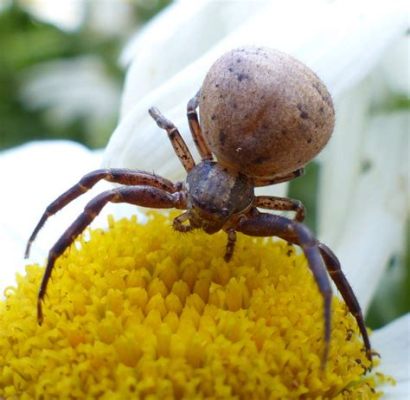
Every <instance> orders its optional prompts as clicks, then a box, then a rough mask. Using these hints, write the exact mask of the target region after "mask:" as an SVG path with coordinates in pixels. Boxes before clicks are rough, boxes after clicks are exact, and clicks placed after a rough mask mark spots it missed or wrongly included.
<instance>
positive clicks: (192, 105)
mask: <svg viewBox="0 0 410 400" xmlns="http://www.w3.org/2000/svg"><path fill="white" fill-rule="evenodd" d="M200 93H201V92H200V91H199V92H198V93H197V94H196V95H195V96H194V97H193V98H192V99H191V100H189V102H188V105H187V117H188V123H189V129H190V130H191V133H192V138H193V139H194V143H195V146H196V148H197V149H198V152H199V155H200V156H201V159H202V160H212V153H211V150H210V149H209V147H208V145H207V144H206V141H205V138H204V137H203V135H202V131H201V126H200V125H199V121H198V114H197V112H196V109H197V108H198V104H199V95H200Z"/></svg>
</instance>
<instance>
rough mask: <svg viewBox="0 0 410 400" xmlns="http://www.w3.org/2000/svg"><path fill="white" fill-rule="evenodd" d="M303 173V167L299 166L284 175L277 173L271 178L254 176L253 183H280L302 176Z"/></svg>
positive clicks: (260, 184) (261, 184) (256, 185)
mask: <svg viewBox="0 0 410 400" xmlns="http://www.w3.org/2000/svg"><path fill="white" fill-rule="evenodd" d="M304 173H305V169H304V168H299V169H297V170H296V171H292V172H290V173H288V174H285V175H278V176H275V177H273V178H254V179H253V185H254V186H255V187H260V186H270V185H275V184H277V183H282V182H288V181H291V180H292V179H295V178H298V177H299V176H302V175H303V174H304Z"/></svg>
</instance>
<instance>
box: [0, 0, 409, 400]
mask: <svg viewBox="0 0 410 400" xmlns="http://www.w3.org/2000/svg"><path fill="white" fill-rule="evenodd" d="M258 3H259V4H260V5H261V6H260V7H262V6H263V7H264V8H259V7H254V3H253V2H235V3H234V2H223V3H222V2H206V1H198V2H182V1H181V2H179V3H175V4H174V5H173V6H172V7H171V8H169V9H168V10H167V11H165V12H164V13H163V14H162V15H160V16H159V17H158V18H157V19H156V20H155V21H153V23H152V24H151V25H149V26H147V27H146V29H145V30H144V31H143V33H142V34H141V35H139V36H138V37H137V38H136V40H135V43H134V44H131V45H130V47H129V49H128V52H126V53H125V58H127V57H128V62H130V60H131V59H133V61H132V63H131V65H130V68H129V72H128V76H127V82H126V85H125V91H124V96H123V107H122V118H121V121H120V124H119V126H118V128H117V130H116V132H115V134H114V135H113V137H112V139H111V141H110V144H109V146H108V149H107V151H106V153H105V156H104V163H105V164H106V165H111V166H128V167H138V168H139V169H147V170H152V169H154V170H155V171H156V172H157V173H159V174H162V175H164V176H166V177H168V178H171V179H174V178H180V175H179V174H180V173H179V172H177V171H178V169H177V165H178V164H177V161H176V158H175V157H174V156H173V155H172V152H171V150H170V146H169V144H168V143H167V142H166V138H165V137H164V135H162V134H160V133H159V132H158V130H157V128H156V127H155V125H154V124H153V123H152V121H150V120H149V118H148V116H147V114H146V110H147V109H148V108H149V107H150V106H152V105H156V106H159V108H161V110H162V111H163V112H164V114H165V115H166V116H167V117H169V118H170V119H172V120H173V121H174V122H176V124H177V125H178V126H179V127H180V128H182V129H181V131H183V132H187V131H188V129H187V127H186V122H185V118H184V112H183V111H184V104H185V103H186V102H187V100H188V99H189V98H190V97H191V96H192V95H193V94H194V93H195V92H196V91H197V89H198V87H199V86H200V84H201V80H202V78H203V76H204V74H205V72H206V70H207V68H208V66H209V65H210V63H211V62H212V61H213V60H214V59H215V58H216V56H217V55H218V54H220V53H221V52H223V51H224V50H225V49H227V48H230V47H233V46H236V45H239V44H244V43H245V44H247V43H250V42H259V43H261V44H263V45H268V46H271V47H277V48H280V49H282V50H285V51H287V52H290V53H292V54H294V55H296V56H297V57H298V58H300V59H302V60H303V61H304V62H306V63H307V64H308V65H309V66H311V67H312V68H313V69H314V70H316V71H317V72H318V74H319V75H320V76H321V77H322V78H323V79H324V80H325V82H326V83H327V84H328V86H329V88H330V90H331V92H332V94H333V96H334V99H335V103H336V108H337V115H338V122H337V123H338V125H337V127H336V131H335V134H334V136H333V139H332V141H331V143H330V145H329V148H328V150H325V152H324V153H323V156H322V157H321V158H320V163H321V166H322V168H321V172H322V174H321V181H322V182H321V183H322V185H321V189H320V207H319V236H320V238H321V239H322V240H323V241H324V242H326V243H328V244H330V245H331V246H332V247H333V249H334V250H335V251H336V253H337V254H338V255H339V257H340V258H341V260H342V265H343V268H344V270H345V273H346V274H347V276H348V277H349V280H350V282H351V283H352V286H353V287H354V289H355V292H356V293H357V295H358V297H359V300H360V302H361V304H362V307H363V308H364V309H367V307H368V304H369V302H370V299H371V298H372V297H373V295H374V292H375V288H376V286H377V284H378V282H379V281H380V278H381V275H382V273H383V271H384V269H385V266H386V263H387V260H388V259H389V258H390V257H391V256H392V255H394V254H397V253H400V252H401V251H402V249H403V244H402V243H403V237H404V234H403V227H404V224H405V221H406V216H407V215H408V208H407V207H408V204H409V203H408V201H407V202H406V193H408V181H406V175H405V172H406V171H405V167H403V165H404V166H405V165H406V160H407V154H406V147H405V143H406V140H407V136H406V135H407V132H406V126H407V125H408V124H407V125H406V118H408V117H407V116H406V115H405V114H404V113H403V112H402V111H401V110H400V109H399V108H398V107H391V104H395V99H396V98H397V96H403V93H404V95H406V94H408V88H405V87H404V85H403V84H402V82H401V81H400V80H397V78H396V77H397V76H399V73H397V72H395V73H393V71H395V70H397V67H398V66H399V67H400V65H403V57H404V56H405V53H404V52H403V51H402V52H398V51H397V49H394V48H393V47H392V46H393V45H394V44H395V43H396V44H395V45H396V46H400V47H403V46H404V47H405V48H406V46H408V39H402V40H401V43H399V37H400V35H402V34H403V33H404V31H405V29H406V21H405V17H406V9H405V8H404V7H405V6H404V2H400V1H397V2H394V3H393V4H391V3H389V2H387V1H381V2H377V3H374V2H367V1H360V2H357V1H356V2H349V1H347V2H346V1H344V2H340V1H331V2H327V1H316V2H312V3H307V2H297V1H294V2H290V3H289V6H288V5H286V4H282V3H283V2H281V6H280V7H279V6H278V3H277V2H258ZM295 10H298V12H297V13H295ZM295 14H296V15H295ZM210 21H211V22H212V25H211V23H210ZM211 28H212V29H211ZM208 32H211V33H212V35H209V34H206V33H208ZM186 38H190V40H191V43H192V44H190V43H189V42H187V40H186ZM182 41H183V42H184V43H186V45H184V46H181V43H182ZM182 47H183V48H182ZM164 49H167V51H164ZM134 54H136V55H138V54H143V55H144V57H139V58H138V57H134ZM176 55H177V56H176ZM382 57H383V58H384V59H385V61H383V62H381V58H382ZM397 58H398V59H399V61H398V62H393V60H397ZM137 72H138V73H137ZM375 82H376V83H377V84H375ZM181 111H182V112H181ZM386 132H389V136H387V135H386V134H385V133H386ZM191 145H192V143H191ZM190 147H192V146H190ZM44 149H45V148H43V147H41V146H40V147H39V148H37V149H32V148H27V152H26V153H24V156H23V154H22V153H21V152H22V151H24V150H17V153H20V154H13V152H7V153H3V154H2V155H1V156H0V164H2V168H1V170H2V171H9V170H13V171H14V172H13V176H11V175H8V174H6V176H4V177H3V185H4V186H3V187H13V188H14V190H15V193H16V197H14V196H13V197H12V196H11V195H9V196H5V197H3V198H1V199H0V201H1V202H2V204H1V207H0V213H1V214H0V228H1V231H0V233H1V236H2V243H5V246H4V249H5V251H4V253H3V254H2V257H3V260H6V255H7V254H10V253H12V255H13V257H14V259H15V257H16V255H18V254H22V253H23V251H24V240H25V239H26V236H27V233H28V232H29V231H30V229H31V228H32V226H33V225H34V224H35V223H36V222H37V221H36V220H35V219H36V218H37V216H38V215H39V214H40V213H41V211H42V208H43V207H44V205H45V204H47V203H48V202H49V201H51V200H53V198H54V197H55V196H57V195H58V194H59V193H60V192H61V191H62V190H64V189H65V188H66V185H65V179H63V178H61V177H62V176H65V175H68V174H69V175H70V176H73V177H74V175H75V176H80V175H81V173H82V172H81V173H79V174H75V173H74V172H73V169H74V168H76V169H78V170H81V171H83V172H86V171H87V170H89V169H91V168H87V169H85V168H86V167H85V163H86V162H88V161H89V160H90V158H91V155H90V154H87V153H86V152H83V154H81V155H79V154H78V153H76V154H75V155H74V152H73V149H70V148H66V147H61V150H59V149H58V148H55V149H54V151H55V152H56V154H58V156H57V157H56V160H54V164H53V168H52V171H50V168H46V166H45V165H40V166H38V169H37V171H33V170H32V168H31V169H30V170H29V171H24V172H23V171H21V170H19V169H16V168H15V169H10V168H9V165H10V163H14V164H17V165H19V164H21V163H22V162H24V161H26V160H27V159H29V160H32V157H33V154H35V153H36V151H35V150H37V151H38V152H39V153H40V154H44V153H42V151H43V150H44ZM380 150H382V151H383V153H381V152H380ZM37 154H38V153H37ZM46 154H47V156H48V155H49V154H50V153H46ZM62 154H64V155H65V156H67V157H68V158H70V157H71V155H72V154H73V156H72V157H71V160H60V159H59V158H60V156H61V155H62ZM147 155H149V156H147ZM40 159H41V161H43V160H44V161H46V157H44V156H41V155H40ZM72 160H75V162H74V163H73V162H72ZM82 160H84V164H83V163H82V162H81V161H82ZM65 161H68V162H67V164H65ZM91 164H93V165H95V166H97V164H96V163H95V158H93V162H90V165H89V166H91ZM31 165H32V166H33V168H34V167H35V163H34V162H33V163H32V164H31ZM59 167H61V172H60V170H59ZM83 167H84V170H82V168H83ZM178 167H179V165H178ZM67 171H70V172H67ZM179 171H181V169H179ZM51 172H52V173H53V175H54V176H53V177H51V178H49V175H50V173H51ZM31 173H33V176H32V175H31ZM42 176H44V177H47V181H43V183H44V187H41V189H39V187H38V182H39V177H42ZM16 181H17V182H24V185H19V186H18V187H16V185H15V182H16ZM34 183H36V184H34ZM63 184H64V185H63ZM58 185H61V186H60V188H59V187H58ZM279 186H280V192H281V193H284V192H285V190H286V186H285V185H279ZM20 188H21V189H22V194H19V195H17V193H20V192H18V190H19V189H20ZM27 193H35V196H34V195H33V196H30V202H31V204H33V205H34V206H35V207H37V209H35V210H31V209H30V207H27ZM391 193H394V197H393V199H392V196H391ZM42 195H44V196H46V197H47V198H48V200H47V201H44V200H43V199H40V197H41V196H42ZM40 200H41V201H40ZM392 200H393V201H392ZM82 201H84V200H82ZM82 201H81V200H80V201H79V202H78V203H77V205H78V204H82ZM37 202H38V204H37ZM386 204H387V205H386ZM363 205H366V207H365V208H364V207H363ZM73 207H76V205H74V206H73ZM9 210H18V213H19V219H18V221H19V223H17V224H16V220H15V216H13V215H12V213H10V211H9ZM32 211H33V212H35V214H36V215H34V214H31V212H32ZM75 213H76V212H75V211H74V212H73V214H75ZM125 213H127V211H125ZM63 214H64V215H63V217H67V215H68V219H69V220H70V219H71V220H72V219H73V217H72V214H70V210H68V211H65V212H64V213H63ZM56 218H58V217H56ZM99 220H100V221H101V220H104V218H103V217H102V218H100V219H99ZM56 223H58V221H57V222H56ZM51 224H52V222H51V221H50V225H51ZM60 224H61V225H60V226H61V229H60V230H57V229H52V228H50V230H51V232H50V230H49V231H48V232H49V233H51V235H52V237H53V238H54V239H55V238H56V237H58V235H59V233H60V232H61V231H62V229H63V228H64V227H66V226H67V224H68V222H66V223H64V222H61V221H60ZM380 226H382V227H383V229H380V228H379V227H380ZM47 228H49V225H48V226H47ZM13 236H14V237H13ZM45 238H46V236H45V235H43V236H40V237H39V239H40V241H41V240H42V239H45ZM18 239H20V240H18ZM15 243H18V245H16V246H15V249H14V250H12V249H11V245H14V244H15ZM10 244H11V245H10ZM48 247H49V245H44V246H43V248H44V250H46V249H47V248H48ZM17 249H20V250H19V251H17ZM3 262H5V261H3ZM16 264H18V265H22V263H21V261H20V260H18V261H15V262H14V265H16ZM5 265H11V264H9V263H7V262H5ZM13 271H14V269H13ZM2 283H4V281H3V278H2ZM408 333H409V316H408V315H407V316H404V317H402V318H400V319H398V320H396V321H395V322H393V323H391V324H389V325H387V326H386V327H384V328H382V329H380V330H377V331H376V332H375V333H374V334H373V335H372V337H371V339H372V344H373V346H374V347H375V348H376V349H377V350H378V351H379V352H380V353H381V355H382V362H381V365H380V367H379V368H380V370H381V371H383V372H384V373H386V374H388V375H392V376H393V377H394V378H395V379H396V380H397V385H396V386H394V387H391V386H387V387H386V388H385V389H383V390H384V392H385V393H386V396H387V397H389V396H392V397H393V396H397V397H398V398H405V396H406V394H407V393H408V392H409V391H410V389H409V382H410V377H409V369H408V359H409V351H410V350H409V349H410V343H409V336H410V335H409V334H408ZM397 397H396V398H397Z"/></svg>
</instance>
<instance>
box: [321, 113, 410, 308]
mask: <svg viewBox="0 0 410 400" xmlns="http://www.w3.org/2000/svg"><path fill="white" fill-rule="evenodd" d="M409 122H410V121H409V115H408V113H406V112H396V113H390V114H389V113H388V114H383V115H377V116H375V117H373V118H372V119H371V120H370V125H369V127H368V130H367V131H366V132H365V135H364V139H363V143H362V151H363V152H362V155H361V162H362V163H363V166H364V167H365V168H364V170H363V171H362V173H361V174H360V176H359V177H358V179H357V180H356V183H355V186H356V187H355V189H354V191H353V192H352V198H351V199H347V200H346V202H347V203H348V210H347V212H346V214H345V215H347V216H348V217H347V218H345V221H344V224H343V225H344V226H343V228H342V229H341V230H339V232H340V231H341V232H342V235H341V237H339V238H334V239H335V241H334V242H333V243H330V245H331V246H332V247H333V248H334V249H335V252H336V254H338V256H339V257H340V260H341V262H342V265H343V268H344V271H345V273H346V275H347V277H348V278H349V280H350V282H354V284H353V287H354V289H355V292H356V293H357V296H358V298H359V301H360V304H361V305H362V307H363V309H366V308H367V307H368V305H369V303H370V300H371V298H372V296H373V293H374V291H375V289H376V287H377V285H378V284H379V281H380V278H381V276H382V274H383V272H384V270H385V267H386V266H387V263H388V261H389V260H390V258H391V257H392V256H393V255H395V254H396V253H400V252H401V250H402V249H403V246H404V237H405V224H406V215H407V212H408V204H409V199H408V195H409V181H408V178H407V177H408V154H409V147H408V143H409V141H408V132H407V130H408V126H409ZM346 157H347V155H346ZM332 179H333V177H332ZM338 185H339V182H337V181H334V183H333V184H332V183H329V182H328V183H326V186H325V185H324V187H325V188H326V190H328V191H332V189H333V187H334V186H338ZM340 188H342V189H343V186H341V187H339V188H338V189H335V190H336V191H337V192H338V191H340ZM343 201H344V200H343V199H342V203H341V205H340V207H342V208H343V207H344V204H343ZM323 206H324V207H333V208H336V209H337V208H338V207H339V202H338V201H334V202H333V203H328V204H326V205H323ZM329 220H330V221H331V219H329V217H328V220H327V223H328V224H329ZM326 235H327V231H325V230H324V231H323V234H321V235H320V236H321V237H322V238H323V239H324V241H326ZM370 277H371V279H369V278H370Z"/></svg>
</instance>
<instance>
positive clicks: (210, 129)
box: [199, 47, 334, 177]
mask: <svg viewBox="0 0 410 400" xmlns="http://www.w3.org/2000/svg"><path fill="white" fill-rule="evenodd" d="M199 112H200V124H201V127H202V130H203V134H204V136H205V138H206V140H207V142H208V144H209V147H210V148H211V150H212V152H213V153H214V154H215V155H216V157H217V159H218V162H220V163H221V164H222V165H224V166H227V167H230V168H233V169H236V170H238V171H241V172H242V173H244V174H246V175H248V176H251V177H273V176H275V175H283V174H286V173H288V172H292V171H295V170H296V169H298V168H301V167H303V166H304V165H305V164H306V163H307V162H308V161H310V160H311V159H312V158H313V157H314V156H316V155H317V154H318V153H319V151H320V150H321V149H322V148H323V147H324V146H325V144H326V143H327V141H328V140H329V138H330V136H331V134H332V131H333V126H334V109H333V103H332V99H331V97H330V94H329V92H328V91H327V89H326V87H325V85H324V84H323V83H322V82H321V80H320V79H319V78H318V77H317V76H316V75H315V73H313V72H312V71H311V70H310V69H309V68H308V67H306V66H305V65H304V64H302V63H301V62H299V61H297V60H295V59H294V58H292V57H290V56H289V55H287V54H284V53H281V52H279V51H277V50H273V49H267V48H256V47H244V48H239V49H235V50H233V51H231V52H228V53H226V54H225V55H223V56H222V57H221V58H219V59H218V60H217V61H216V62H215V64H213V66H212V67H211V69H210V71H209V72H208V74H207V75H206V77H205V80H204V83H203V85H202V89H201V95H200V100H199Z"/></svg>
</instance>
